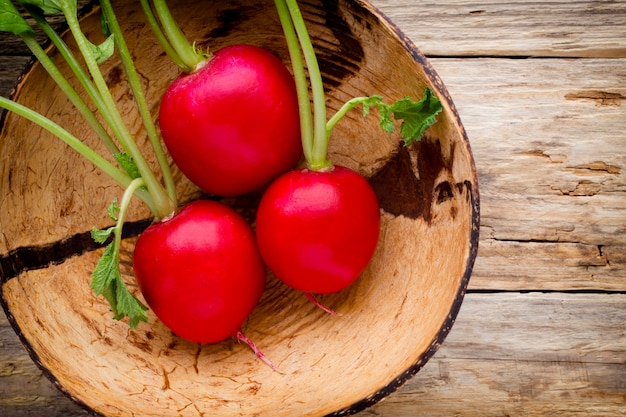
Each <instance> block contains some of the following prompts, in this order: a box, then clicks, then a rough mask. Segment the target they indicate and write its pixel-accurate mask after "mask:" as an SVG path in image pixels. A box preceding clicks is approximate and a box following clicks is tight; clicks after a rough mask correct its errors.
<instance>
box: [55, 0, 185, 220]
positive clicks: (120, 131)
mask: <svg viewBox="0 0 626 417" xmlns="http://www.w3.org/2000/svg"><path fill="white" fill-rule="evenodd" d="M59 4H60V6H61V9H62V10H63V14H64V16H65V19H66V22H67V25H68V27H69V29H70V31H71V32H72V35H73V36H74V39H75V40H76V44H77V45H78V48H79V50H80V51H81V53H82V55H83V58H84V60H85V64H86V66H87V68H88V70H89V72H90V74H91V76H92V78H93V80H94V84H95V86H96V88H97V89H98V91H99V92H100V95H101V96H102V99H103V101H104V103H105V105H106V107H107V109H108V111H109V112H110V115H111V117H112V119H113V120H112V122H113V123H112V124H111V129H112V130H113V131H114V132H115V133H116V136H117V139H118V140H119V141H120V143H121V145H122V147H123V148H124V150H125V151H126V152H127V153H128V154H129V155H130V156H131V157H132V158H133V160H134V162H135V164H136V165H137V169H138V170H139V173H140V175H141V177H142V178H143V179H144V181H145V184H146V187H147V189H148V192H149V193H150V196H151V197H152V200H153V201H152V202H153V204H152V207H154V208H155V210H153V211H154V215H155V216H156V217H158V218H164V217H167V216H169V215H170V214H171V213H173V212H174V210H175V209H176V206H175V204H174V202H173V201H172V200H171V198H170V197H169V196H168V194H167V192H166V191H165V190H164V189H163V186H162V185H161V184H160V182H159V181H158V180H157V178H156V176H155V175H154V173H153V172H152V170H151V169H150V166H149V165H148V163H147V161H146V160H145V158H144V157H143V155H142V154H141V151H140V150H139V147H138V146H137V144H136V143H135V141H134V140H133V138H132V136H131V134H130V132H129V131H128V127H127V126H126V125H125V124H124V120H123V119H122V116H121V114H120V113H119V110H118V108H117V106H116V104H115V100H114V99H113V97H112V95H111V92H110V91H109V88H108V86H107V84H106V81H105V80H104V77H103V76H102V73H101V72H100V68H99V67H98V63H97V62H96V60H95V58H94V56H93V55H92V53H91V51H90V50H89V46H88V42H89V41H88V40H87V39H86V37H85V35H84V34H83V32H82V31H81V30H80V24H79V22H78V18H77V16H76V14H75V13H74V12H75V10H74V8H73V7H72V3H71V0H60V1H59Z"/></svg>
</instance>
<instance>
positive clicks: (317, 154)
mask: <svg viewBox="0 0 626 417" xmlns="http://www.w3.org/2000/svg"><path fill="white" fill-rule="evenodd" d="M279 1H283V2H284V3H285V4H286V5H287V8H288V9H289V14H290V15H291V20H292V22H293V28H294V29H295V31H296V34H297V38H298V39H299V40H300V47H301V48H302V54H303V55H304V60H305V62H306V66H307V69H308V72H309V81H310V83H311V93H312V98H313V145H312V149H313V150H312V152H311V158H310V160H308V161H307V165H308V168H309V169H311V170H313V171H320V170H327V169H331V168H332V163H331V162H330V161H329V160H328V159H327V149H328V140H327V138H326V101H325V95H324V84H323V82H322V74H321V72H320V69H319V64H318V62H317V56H316V55H315V50H314V49H313V44H312V43H311V38H310V37H309V32H308V30H307V27H306V24H305V22H304V18H303V17H302V13H301V12H300V8H299V7H298V2H297V0H279ZM287 30H288V31H290V30H289V28H288V29H287ZM286 37H287V36H286ZM289 37H292V35H290V36H289Z"/></svg>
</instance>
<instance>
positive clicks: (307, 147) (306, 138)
mask: <svg viewBox="0 0 626 417" xmlns="http://www.w3.org/2000/svg"><path fill="white" fill-rule="evenodd" d="M275 4H276V10H277V11H278V17H279V18H280V23H281V25H282V26H283V27H284V28H286V30H285V31H284V32H285V38H286V40H287V47H288V49H289V56H290V58H291V65H292V67H293V77H294V80H295V84H296V90H297V92H298V107H299V111H300V131H301V136H302V148H303V152H304V158H305V159H306V160H307V161H310V160H311V158H312V157H313V117H312V115H311V100H309V83H308V81H307V78H306V72H305V70H304V64H303V62H302V53H301V51H300V46H299V43H298V37H297V36H296V32H295V29H294V27H293V22H292V21H291V17H290V15H289V9H288V8H287V4H286V3H285V2H284V0H275Z"/></svg>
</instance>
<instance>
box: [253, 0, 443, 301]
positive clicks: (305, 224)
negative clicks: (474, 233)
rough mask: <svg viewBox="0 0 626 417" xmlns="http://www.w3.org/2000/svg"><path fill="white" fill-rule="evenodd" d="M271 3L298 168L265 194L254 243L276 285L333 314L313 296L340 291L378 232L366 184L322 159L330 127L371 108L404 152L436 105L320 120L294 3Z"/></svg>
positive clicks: (364, 101) (375, 100)
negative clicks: (280, 32) (292, 109)
mask: <svg viewBox="0 0 626 417" xmlns="http://www.w3.org/2000/svg"><path fill="white" fill-rule="evenodd" d="M275 3H276V7H277V10H278V12H279V16H280V19H281V24H282V26H283V29H284V32H285V38H286V40H287V44H288V47H289V52H290V55H291V61H292V63H293V72H294V77H295V80H296V86H297V91H298V97H299V102H300V110H301V112H300V118H301V127H302V143H303V151H304V156H305V159H306V167H305V168H302V169H298V170H294V171H291V172H289V173H286V174H283V175H282V176H281V177H279V178H278V179H276V180H275V181H274V182H273V183H272V184H271V185H270V186H269V187H268V188H267V190H266V192H265V193H264V195H263V197H262V199H261V202H260V204H259V209H258V212H257V216H256V236H257V243H258V245H259V250H260V252H261V256H262V257H263V259H264V261H265V263H266V264H267V266H268V268H269V269H270V270H271V271H272V272H273V273H274V275H275V276H276V277H277V278H278V279H279V280H281V281H282V282H284V283H285V284H286V285H288V286H290V287H292V288H294V289H296V290H299V291H302V292H304V293H305V294H306V295H307V297H309V299H311V300H312V301H314V302H315V303H316V304H318V305H319V306H320V307H322V308H324V309H325V310H326V311H329V312H333V310H331V309H329V308H327V307H326V306H324V305H322V304H321V303H318V302H317V300H316V299H315V297H314V295H313V294H326V293H330V292H336V291H340V290H342V289H344V288H346V287H348V286H349V285H350V284H351V283H353V282H354V281H355V280H356V279H357V278H358V277H359V275H360V274H361V273H362V272H363V270H364V269H365V268H366V266H367V265H368V263H369V262H370V260H371V258H372V257H373V255H374V252H375V249H376V245H377V241H378V235H379V226H380V211H379V206H378V202H377V199H376V196H375V194H374V191H373V189H372V188H371V186H370V185H369V183H368V182H367V180H366V179H365V178H363V177H362V176H361V175H360V174H358V173H357V172H355V171H352V170H350V169H348V168H346V167H342V166H338V165H334V164H333V163H332V162H331V161H330V160H329V159H328V157H327V147H328V141H329V138H330V134H331V131H332V129H333V127H334V126H335V124H336V123H337V122H338V121H339V120H340V119H341V118H342V117H343V116H344V115H345V114H346V113H347V112H348V111H349V110H350V109H352V108H354V107H355V106H357V105H359V104H361V105H363V109H364V116H365V115H367V114H368V113H369V111H370V108H372V107H376V108H377V109H378V110H379V113H380V117H381V127H382V128H383V129H384V130H385V131H388V132H390V131H393V130H394V127H395V126H394V122H393V120H392V119H391V116H393V118H395V119H401V120H403V122H402V125H401V127H400V131H401V134H402V136H403V138H404V140H405V143H406V144H407V145H408V144H409V143H411V142H412V141H414V140H419V139H420V138H421V136H422V134H423V133H424V131H425V130H426V129H427V128H428V127H429V126H430V125H431V124H432V123H434V121H435V116H436V114H437V113H439V112H440V111H441V103H440V102H439V101H438V100H437V99H436V97H434V95H432V92H431V91H430V90H429V89H427V90H426V92H425V94H424V97H423V99H422V100H421V101H420V102H413V101H412V100H411V99H410V98H408V97H407V98H404V99H402V100H399V101H397V102H395V103H393V104H391V105H387V104H385V103H384V102H383V101H382V97H380V96H372V97H357V98H354V99H352V100H350V101H348V102H347V103H346V104H345V105H344V106H343V107H342V108H341V109H340V110H339V111H338V112H337V113H336V114H335V115H334V116H333V117H332V118H331V119H329V120H328V121H327V120H326V109H325V98H324V86H323V84H322V79H321V74H320V70H319V67H318V63H317V59H316V56H315V53H314V51H313V47H312V44H311V40H310V38H309V35H308V32H307V29H306V26H305V23H304V20H303V18H302V15H301V13H300V10H299V8H298V4H297V1H295V0H276V1H275ZM300 48H301V49H300ZM303 57H304V62H303ZM304 63H306V67H307V70H308V74H309V77H310V83H311V94H312V98H313V100H312V101H313V111H311V108H310V105H309V102H310V98H309V91H308V85H307V80H306V72H305V70H304Z"/></svg>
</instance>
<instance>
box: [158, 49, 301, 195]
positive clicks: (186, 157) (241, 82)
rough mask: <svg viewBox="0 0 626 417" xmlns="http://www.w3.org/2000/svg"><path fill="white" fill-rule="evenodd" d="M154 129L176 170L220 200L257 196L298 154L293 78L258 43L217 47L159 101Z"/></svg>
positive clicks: (278, 61) (297, 158)
mask: <svg viewBox="0 0 626 417" xmlns="http://www.w3.org/2000/svg"><path fill="white" fill-rule="evenodd" d="M159 125H160V127H161V133H162V135H163V139H164V142H165V145H166V146H167V149H168V150H169V152H170V154H171V155H172V158H173V160H174V162H176V165H178V167H179V168H180V169H181V171H182V172H183V173H184V174H185V175H186V176H187V177H188V178H189V179H190V180H191V181H192V182H194V183H195V184H196V185H198V186H199V187H201V188H202V189H204V190H205V191H208V192H210V193H213V194H217V195H222V196H236V195H241V194H245V193H248V192H252V191H255V190H257V189H259V188H261V187H262V186H264V185H266V184H267V183H269V182H270V181H271V180H272V179H274V178H275V177H277V176H278V175H280V174H282V173H283V172H285V171H287V170H289V169H291V168H293V167H294V166H295V165H296V163H297V162H298V161H299V159H300V157H301V156H302V145H301V141H300V127H299V118H298V101H297V96H296V90H295V85H294V81H293V77H292V76H291V74H290V73H289V71H288V70H287V68H286V67H285V66H284V65H283V63H282V62H281V61H280V60H279V59H278V58H277V57H276V56H274V55H273V54H271V53H270V52H269V51H267V50H265V49H262V48H259V47H256V46H251V45H232V46H227V47H225V48H222V49H220V50H218V51H217V52H215V53H214V55H213V56H212V57H210V58H209V59H208V60H207V61H206V62H205V63H203V66H202V67H201V68H200V69H197V70H195V71H193V72H191V73H189V74H183V75H181V76H180V77H179V78H178V79H176V80H175V81H174V82H173V83H172V84H171V85H170V87H169V88H168V89H167V91H166V93H165V95H164V96H163V99H162V101H161V108H160V113H159Z"/></svg>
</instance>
